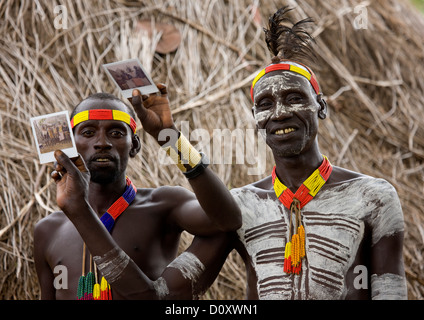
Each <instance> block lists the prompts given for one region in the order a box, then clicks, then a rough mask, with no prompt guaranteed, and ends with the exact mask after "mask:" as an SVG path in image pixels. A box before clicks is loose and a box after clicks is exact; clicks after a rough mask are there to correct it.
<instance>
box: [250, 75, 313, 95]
mask: <svg viewBox="0 0 424 320" xmlns="http://www.w3.org/2000/svg"><path fill="white" fill-rule="evenodd" d="M290 89H298V90H302V91H307V92H310V93H311V94H313V93H314V90H313V88H312V86H311V84H310V83H309V81H308V80H307V79H306V78H305V77H304V76H302V75H300V74H296V73H293V72H289V71H284V72H272V73H269V74H266V75H265V76H263V77H262V78H261V79H260V80H259V81H258V83H257V84H256V85H255V87H254V90H253V97H254V98H255V97H257V96H259V95H261V94H262V93H264V92H267V93H269V92H270V93H271V94H273V95H275V94H279V93H280V92H282V91H286V90H290Z"/></svg>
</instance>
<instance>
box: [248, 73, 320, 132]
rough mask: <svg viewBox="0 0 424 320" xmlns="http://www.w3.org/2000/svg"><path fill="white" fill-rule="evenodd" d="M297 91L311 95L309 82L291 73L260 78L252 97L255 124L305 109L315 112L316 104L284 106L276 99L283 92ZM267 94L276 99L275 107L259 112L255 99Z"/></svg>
mask: <svg viewBox="0 0 424 320" xmlns="http://www.w3.org/2000/svg"><path fill="white" fill-rule="evenodd" d="M293 89H298V90H300V91H304V90H308V93H311V94H313V91H312V86H311V85H310V83H309V81H308V80H307V79H306V78H305V77H303V76H302V75H300V74H297V73H293V72H288V71H287V72H280V73H277V74H275V75H267V76H264V77H263V78H261V79H260V80H259V81H258V82H257V83H256V85H255V88H254V97H255V107H254V108H253V111H254V117H255V120H256V123H257V124H258V123H260V122H263V121H266V120H268V119H269V118H270V117H271V116H272V115H273V114H275V116H276V117H279V116H281V115H282V114H284V113H293V112H299V111H302V110H305V109H309V110H310V111H312V112H316V111H317V105H316V104H310V105H308V106H306V108H305V105H304V104H284V103H282V102H281V100H280V99H278V97H280V96H281V94H282V93H283V92H284V91H287V90H293ZM265 93H269V94H271V95H272V97H274V98H275V99H277V100H276V101H277V102H276V106H275V109H274V108H270V109H268V110H260V109H259V108H257V107H256V102H257V97H259V98H260V97H261V95H263V94H265Z"/></svg>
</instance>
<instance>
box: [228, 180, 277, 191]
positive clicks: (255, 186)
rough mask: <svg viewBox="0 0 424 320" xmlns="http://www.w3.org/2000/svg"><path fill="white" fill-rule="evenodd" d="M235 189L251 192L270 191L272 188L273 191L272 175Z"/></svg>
mask: <svg viewBox="0 0 424 320" xmlns="http://www.w3.org/2000/svg"><path fill="white" fill-rule="evenodd" d="M234 190H239V191H241V190H244V191H251V192H254V193H261V192H269V191H270V190H271V191H272V190H273V187H272V178H271V176H267V177H265V178H262V179H261V180H258V181H255V182H253V183H250V184H247V185H245V186H242V187H240V188H235V189H234Z"/></svg>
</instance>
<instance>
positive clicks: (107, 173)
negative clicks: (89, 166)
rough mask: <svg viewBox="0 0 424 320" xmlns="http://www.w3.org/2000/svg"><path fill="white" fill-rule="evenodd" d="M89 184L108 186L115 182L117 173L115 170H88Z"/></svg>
mask: <svg viewBox="0 0 424 320" xmlns="http://www.w3.org/2000/svg"><path fill="white" fill-rule="evenodd" d="M90 176H91V182H95V183H99V184H108V183H113V182H115V181H117V179H118V177H119V172H118V171H117V170H90Z"/></svg>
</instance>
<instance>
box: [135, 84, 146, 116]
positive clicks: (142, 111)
mask: <svg viewBox="0 0 424 320" xmlns="http://www.w3.org/2000/svg"><path fill="white" fill-rule="evenodd" d="M131 104H132V105H133V108H134V110H135V112H136V113H137V115H138V117H139V118H140V120H141V121H143V120H144V119H145V118H146V116H147V110H146V108H145V107H144V106H143V103H142V96H141V92H140V91H139V90H137V89H134V90H133V92H132V99H131Z"/></svg>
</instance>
